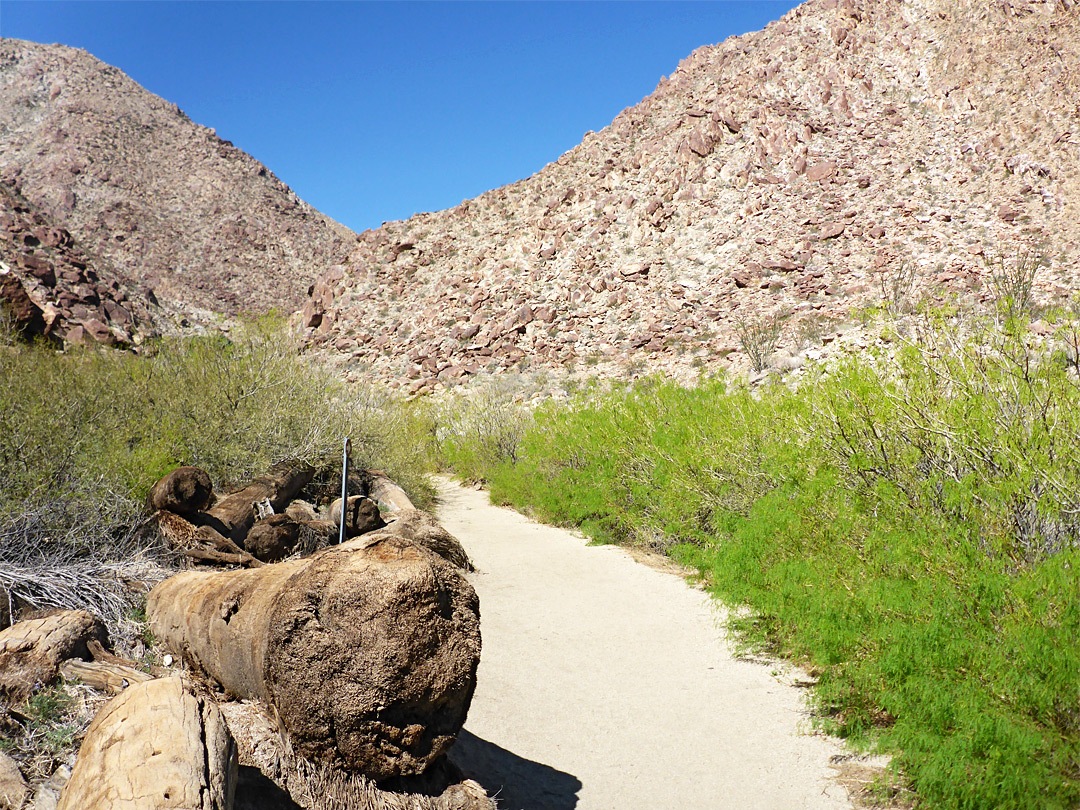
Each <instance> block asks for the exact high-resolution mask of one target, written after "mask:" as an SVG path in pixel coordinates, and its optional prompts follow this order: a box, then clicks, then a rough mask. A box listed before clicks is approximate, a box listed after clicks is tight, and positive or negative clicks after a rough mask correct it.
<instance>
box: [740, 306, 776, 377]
mask: <svg viewBox="0 0 1080 810" xmlns="http://www.w3.org/2000/svg"><path fill="white" fill-rule="evenodd" d="M735 335H736V336H737V337H738V338H739V345H740V346H741V347H742V350H743V351H744V352H746V356H747V357H748V358H749V360H750V367H751V368H753V370H754V371H762V370H763V369H764V368H765V366H766V365H767V364H768V362H769V357H770V356H771V355H772V353H773V352H774V351H776V345H777V343H778V342H779V341H780V319H779V318H777V317H775V316H766V317H763V318H760V319H758V320H753V321H748V320H744V319H741V318H740V319H739V320H737V321H736V322H735Z"/></svg>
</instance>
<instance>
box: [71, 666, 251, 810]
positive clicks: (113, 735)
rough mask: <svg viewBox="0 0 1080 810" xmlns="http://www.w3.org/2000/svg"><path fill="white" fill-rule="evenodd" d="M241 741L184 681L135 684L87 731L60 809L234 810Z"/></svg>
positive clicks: (212, 705) (208, 702) (211, 704)
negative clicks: (235, 738)
mask: <svg viewBox="0 0 1080 810" xmlns="http://www.w3.org/2000/svg"><path fill="white" fill-rule="evenodd" d="M237 767H238V766H237V758H236V743H235V742H233V738H232V735H231V734H229V728H228V726H227V725H226V724H225V719H224V717H223V716H222V714H221V710H220V709H218V707H217V705H216V704H215V703H214V702H213V701H212V700H210V699H209V698H205V697H200V696H197V695H195V694H194V693H193V692H192V691H191V689H190V687H189V686H188V685H187V684H186V683H185V682H184V680H183V679H182V678H180V677H172V678H156V679H154V680H151V681H145V682H144V683H139V684H135V685H133V686H131V687H129V688H128V689H126V690H125V691H124V692H123V693H122V694H121V695H119V696H118V697H115V698H113V699H112V700H111V701H110V702H109V703H108V704H106V705H105V707H104V708H102V709H101V711H100V712H98V714H97V716H96V717H95V718H94V721H93V722H92V723H91V724H90V727H89V728H88V729H87V731H86V737H85V738H84V739H83V743H82V747H81V748H80V750H79V757H78V759H77V760H76V761H75V767H74V768H73V769H72V771H71V778H70V779H69V780H68V783H67V787H65V788H64V792H63V793H62V794H61V796H60V805H59V808H58V810H144V809H145V810H165V808H176V810H229V808H232V806H233V798H234V794H235V791H236V780H237Z"/></svg>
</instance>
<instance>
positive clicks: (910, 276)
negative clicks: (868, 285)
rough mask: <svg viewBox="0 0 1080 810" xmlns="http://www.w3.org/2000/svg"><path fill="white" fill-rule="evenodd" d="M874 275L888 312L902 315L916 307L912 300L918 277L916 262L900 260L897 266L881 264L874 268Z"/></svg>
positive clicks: (883, 304)
mask: <svg viewBox="0 0 1080 810" xmlns="http://www.w3.org/2000/svg"><path fill="white" fill-rule="evenodd" d="M874 276H875V277H876V279H877V286H878V291H879V292H880V294H881V302H882V306H883V307H884V308H885V311H886V312H888V313H890V314H892V315H902V314H904V313H908V312H911V311H913V310H914V309H915V302H914V301H913V300H912V294H913V293H914V290H915V277H916V269H915V263H914V262H912V261H898V262H896V266H895V267H886V266H885V265H881V266H879V267H877V268H876V269H875V270H874Z"/></svg>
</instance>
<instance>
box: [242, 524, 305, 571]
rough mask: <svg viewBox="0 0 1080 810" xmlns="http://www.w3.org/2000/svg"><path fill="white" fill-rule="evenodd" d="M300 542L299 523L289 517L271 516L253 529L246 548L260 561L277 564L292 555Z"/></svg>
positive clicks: (247, 539) (247, 538)
mask: <svg viewBox="0 0 1080 810" xmlns="http://www.w3.org/2000/svg"><path fill="white" fill-rule="evenodd" d="M299 540H300V524H299V523H297V522H296V521H295V520H293V519H292V518H291V517H289V516H288V515H270V516H269V517H268V518H266V519H264V520H260V521H259V522H258V523H256V524H255V525H254V526H252V527H251V530H250V531H249V532H248V534H247V537H246V538H245V540H244V548H245V550H246V551H247V552H248V553H249V554H251V555H252V556H253V557H255V558H256V559H258V560H262V561H263V562H277V561H278V560H283V559H285V558H286V557H288V556H289V555H290V554H292V552H293V549H295V548H296V544H297V543H298V542H299Z"/></svg>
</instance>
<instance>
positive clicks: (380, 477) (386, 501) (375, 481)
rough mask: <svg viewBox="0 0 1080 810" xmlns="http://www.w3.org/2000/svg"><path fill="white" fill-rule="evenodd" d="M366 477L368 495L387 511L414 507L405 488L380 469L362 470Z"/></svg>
mask: <svg viewBox="0 0 1080 810" xmlns="http://www.w3.org/2000/svg"><path fill="white" fill-rule="evenodd" d="M364 474H365V475H366V476H367V479H368V497H369V498H371V500H373V501H375V502H376V503H377V504H379V506H381V507H383V508H384V509H386V511H388V512H395V511H397V510H399V509H415V508H416V507H415V506H413V502H412V501H411V500H409V496H408V495H406V494H405V490H403V489H402V488H401V487H399V486H398V485H397V484H395V483H394V482H393V481H392V480H391V479H390V477H389V476H387V474H386V473H384V472H383V471H382V470H364Z"/></svg>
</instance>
